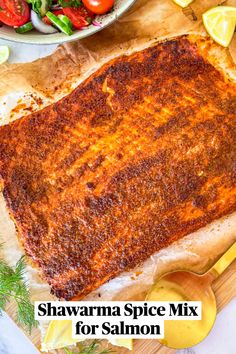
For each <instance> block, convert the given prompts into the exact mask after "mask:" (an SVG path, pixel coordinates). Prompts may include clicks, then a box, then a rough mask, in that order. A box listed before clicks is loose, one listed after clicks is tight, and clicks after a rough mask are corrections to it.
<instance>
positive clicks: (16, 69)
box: [0, 0, 236, 345]
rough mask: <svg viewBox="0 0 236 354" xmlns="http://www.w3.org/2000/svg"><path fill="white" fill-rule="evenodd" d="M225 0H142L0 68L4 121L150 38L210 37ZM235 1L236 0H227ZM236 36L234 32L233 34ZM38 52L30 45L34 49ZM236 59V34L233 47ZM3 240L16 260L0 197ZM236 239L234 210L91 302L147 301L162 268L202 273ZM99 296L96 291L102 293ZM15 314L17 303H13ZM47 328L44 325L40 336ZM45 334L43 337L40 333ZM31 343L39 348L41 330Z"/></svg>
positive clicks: (40, 285) (36, 282)
mask: <svg viewBox="0 0 236 354" xmlns="http://www.w3.org/2000/svg"><path fill="white" fill-rule="evenodd" d="M221 3H223V2H222V1H213V0H205V1H200V0H196V1H195V2H193V4H192V5H191V6H190V8H188V10H184V11H183V10H182V9H181V8H180V7H178V6H177V5H175V4H174V3H173V2H172V1H171V0H138V1H137V3H136V4H135V6H134V7H133V8H132V9H131V10H130V11H129V12H128V13H127V14H126V15H125V16H124V17H122V18H121V19H120V20H119V21H118V22H117V23H115V24H114V25H112V26H111V27H109V28H107V29H105V30H103V31H101V32H100V33H97V34H96V35H94V36H92V37H89V38H87V39H84V40H82V41H80V42H74V43H69V44H66V45H63V46H60V47H59V48H58V49H57V51H56V52H55V53H54V54H53V55H52V56H50V57H47V58H44V59H40V60H37V61H35V62H33V63H27V64H12V65H9V64H5V65H2V66H1V67H0V77H1V81H0V124H6V123H7V122H9V121H11V120H14V119H17V118H19V117H21V116H23V115H27V114H28V113H30V112H31V111H35V110H38V109H40V108H42V107H44V106H46V105H48V104H50V103H52V102H55V101H57V100H58V99H60V98H61V97H63V96H65V95H66V94H68V93H69V92H71V90H72V89H73V88H74V87H76V86H77V85H78V83H79V82H81V81H82V80H83V79H84V78H85V77H87V76H89V75H90V74H91V73H92V72H94V71H95V70H96V69H97V68H99V67H100V66H101V64H102V63H104V62H107V61H108V60H109V59H111V58H114V57H116V56H118V55H120V54H124V53H125V54H127V53H130V52H132V51H134V50H138V49H140V48H143V47H146V46H148V45H150V44H151V43H152V42H154V41H157V40H160V39H163V38H166V37H167V38H168V37H173V36H176V35H180V34H183V33H200V34H206V33H205V31H204V28H203V26H202V24H201V15H202V13H203V12H204V11H206V10H207V9H209V8H210V7H213V6H216V5H218V4H221ZM224 3H225V4H228V5H234V6H236V0H233V1H228V2H224ZM234 37H236V36H234ZM32 50H33V47H32ZM229 52H230V54H231V56H232V58H233V60H234V62H236V38H234V39H233V41H232V43H231V45H230V48H229V51H228V50H227V49H226V50H225V49H221V53H222V56H224V55H228V54H229ZM0 239H1V240H2V241H4V242H5V245H4V256H5V258H6V260H7V261H8V262H9V264H12V265H13V264H15V261H16V259H18V258H19V257H20V255H21V254H22V253H23V251H22V250H21V249H20V247H19V244H18V241H17V237H16V233H15V227H14V225H13V223H12V221H11V220H10V218H9V215H8V213H7V211H6V208H5V203H4V200H3V197H2V195H1V196H0ZM235 240H236V213H235V214H233V215H230V216H228V217H226V218H224V219H221V220H218V221H215V222H214V223H212V224H211V225H208V226H207V227H206V228H204V229H201V230H199V231H198V232H195V233H194V234H192V235H189V236H187V237H185V238H184V239H182V240H180V241H179V242H176V243H175V244H173V245H171V246H170V247H168V248H166V249H164V250H161V251H160V252H158V253H156V254H155V255H153V256H152V257H151V258H150V259H149V260H148V261H146V262H145V263H144V264H143V265H141V266H140V267H138V268H137V269H135V270H133V271H131V272H127V273H123V274H121V275H120V276H119V277H117V278H116V279H114V280H112V281H110V282H109V283H107V284H105V285H103V286H102V287H101V288H99V289H98V290H96V291H94V292H93V293H91V294H90V295H89V296H88V297H87V298H86V299H88V300H96V299H98V298H99V300H128V299H135V300H138V299H143V298H144V297H145V294H146V292H147V291H148V289H149V288H150V286H151V284H152V283H153V282H154V281H155V279H156V278H157V277H158V276H160V275H161V274H163V273H164V272H167V271H170V270H173V269H178V268H183V269H191V270H195V271H198V272H203V271H205V270H206V269H207V268H209V266H210V265H211V264H213V262H214V261H215V260H216V259H217V258H218V257H219V256H220V255H221V254H222V253H223V252H224V251H225V250H226V249H227V248H228V247H229V246H230V245H231V244H232V243H233V241H235ZM27 277H28V278H29V286H30V290H31V294H32V300H44V299H45V300H50V299H52V298H53V297H52V296H51V295H50V289H49V287H48V285H47V284H46V283H45V282H44V281H42V280H41V279H40V278H39V276H38V274H37V270H35V269H33V268H32V267H30V266H28V269H27ZM98 294H99V296H98ZM9 312H10V313H13V312H14V306H10V307H9ZM46 327H47V325H46V326H45V325H44V326H42V328H41V329H42V333H44V332H45V329H46ZM42 335H43V334H42ZM31 338H32V340H33V341H34V343H35V344H36V345H38V340H39V332H38V330H36V331H34V332H33V334H32V336H31Z"/></svg>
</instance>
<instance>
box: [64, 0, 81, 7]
mask: <svg viewBox="0 0 236 354" xmlns="http://www.w3.org/2000/svg"><path fill="white" fill-rule="evenodd" d="M58 4H59V5H61V7H81V6H82V1H81V0H58Z"/></svg>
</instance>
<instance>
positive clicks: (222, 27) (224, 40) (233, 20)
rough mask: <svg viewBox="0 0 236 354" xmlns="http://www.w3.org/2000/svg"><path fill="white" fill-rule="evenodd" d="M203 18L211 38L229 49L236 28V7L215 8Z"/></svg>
mask: <svg viewBox="0 0 236 354" xmlns="http://www.w3.org/2000/svg"><path fill="white" fill-rule="evenodd" d="M202 18H203V23H204V26H205V28H206V30H207V32H208V33H209V35H210V36H211V38H212V39H214V40H215V41H216V42H217V43H219V44H220V45H222V46H223V47H228V45H229V44H230V42H231V39H232V37H233V34H234V30H235V26H236V7H235V6H217V7H213V8H212V9H210V10H208V11H206V12H205V13H204V14H203V16H202Z"/></svg>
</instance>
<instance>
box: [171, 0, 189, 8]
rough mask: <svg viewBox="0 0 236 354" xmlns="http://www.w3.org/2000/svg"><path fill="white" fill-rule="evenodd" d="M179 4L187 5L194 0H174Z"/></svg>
mask: <svg viewBox="0 0 236 354" xmlns="http://www.w3.org/2000/svg"><path fill="white" fill-rule="evenodd" d="M173 1H174V2H175V3H176V4H177V5H179V6H181V7H187V6H188V5H189V4H191V2H193V0H173Z"/></svg>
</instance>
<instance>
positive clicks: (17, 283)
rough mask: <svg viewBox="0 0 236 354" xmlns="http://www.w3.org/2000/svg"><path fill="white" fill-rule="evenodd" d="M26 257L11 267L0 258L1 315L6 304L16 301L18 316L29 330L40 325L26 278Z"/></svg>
mask: <svg viewBox="0 0 236 354" xmlns="http://www.w3.org/2000/svg"><path fill="white" fill-rule="evenodd" d="M25 267H26V264H25V259H24V257H21V258H20V259H19V261H18V262H17V263H16V265H15V267H10V266H9V265H8V264H7V263H6V262H5V261H4V260H3V259H2V258H0V315H1V314H2V310H4V308H5V306H6V304H7V303H8V302H10V301H12V300H13V301H15V302H16V305H17V313H16V318H17V321H18V323H20V324H21V325H23V326H24V327H25V328H26V329H27V330H28V331H29V332H31V330H32V328H33V327H36V326H37V325H38V322H37V321H36V320H35V319H34V306H33V305H32V303H31V302H30V294H29V290H28V287H27V283H26V281H25V278H24V274H25Z"/></svg>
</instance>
